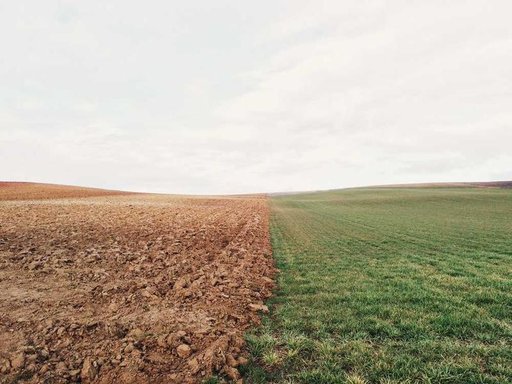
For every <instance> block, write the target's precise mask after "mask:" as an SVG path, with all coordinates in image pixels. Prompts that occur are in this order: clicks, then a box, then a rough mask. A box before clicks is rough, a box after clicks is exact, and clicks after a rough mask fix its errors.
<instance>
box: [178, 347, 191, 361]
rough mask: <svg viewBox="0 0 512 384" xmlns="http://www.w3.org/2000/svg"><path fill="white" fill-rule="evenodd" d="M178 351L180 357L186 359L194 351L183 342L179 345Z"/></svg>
mask: <svg viewBox="0 0 512 384" xmlns="http://www.w3.org/2000/svg"><path fill="white" fill-rule="evenodd" d="M176 352H177V353H178V356H179V357H181V358H182V359H184V358H186V357H189V356H190V354H191V353H192V350H191V349H190V347H189V346H188V345H187V344H181V345H179V346H178V348H176Z"/></svg>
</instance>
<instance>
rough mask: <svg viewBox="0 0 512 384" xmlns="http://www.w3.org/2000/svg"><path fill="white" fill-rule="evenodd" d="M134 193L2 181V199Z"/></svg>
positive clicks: (0, 198)
mask: <svg viewBox="0 0 512 384" xmlns="http://www.w3.org/2000/svg"><path fill="white" fill-rule="evenodd" d="M126 194H133V193H130V192H122V191H110V190H106V189H98V188H85V187H73V186H69V185H56V184H39V183H25V182H6V181H0V201H2V200H45V199H59V198H65V197H69V198H70V197H92V196H113V195H126Z"/></svg>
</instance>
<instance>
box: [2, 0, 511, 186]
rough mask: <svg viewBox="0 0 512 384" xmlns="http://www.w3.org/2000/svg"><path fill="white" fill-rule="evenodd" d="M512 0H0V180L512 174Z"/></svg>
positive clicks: (282, 181)
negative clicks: (511, 19)
mask: <svg viewBox="0 0 512 384" xmlns="http://www.w3.org/2000/svg"><path fill="white" fill-rule="evenodd" d="M511 15H512V1H510V0H493V1H489V0H482V1H480V0H465V1H462V0H450V1H445V0H443V1H438V0H428V1H419V0H393V1H391V0H389V1H377V0H376V1H364V0H355V1H348V0H332V1H318V0H315V1H313V0H312V1H301V0H293V1H292V0H288V1H283V0H260V1H245V0H244V1H241V0H231V1H227V0H216V1H210V0H203V1H199V0H188V1H169V0H167V1H157V0H153V1H152V0H149V1H144V2H143V1H128V0H114V1H97V0H82V1H79V0H60V1H54V0H46V1H40V0H33V1H30V0H19V1H11V0H0V180H16V181H36V182H51V183H60V184H72V185H82V186H92V187H103V188H112V189H123V190H131V191H149V192H164V193H165V192H167V193H187V194H226V193H252V192H279V191H300V190H319V189H332V188H343V187H353V186H363V185H377V184H392V183H408V182H434V181H435V182H439V181H488V180H511V179H512V23H511V22H510V18H511Z"/></svg>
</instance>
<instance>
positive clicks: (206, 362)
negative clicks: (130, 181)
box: [0, 185, 275, 383]
mask: <svg viewBox="0 0 512 384" xmlns="http://www.w3.org/2000/svg"><path fill="white" fill-rule="evenodd" d="M32 188H35V189H37V186H36V185H33V186H32ZM67 192H69V191H67ZM67 192H66V193H67ZM33 193H35V195H37V196H39V197H40V198H44V199H48V200H30V201H21V200H14V201H12V200H11V201H0V382H1V383H11V382H20V381H26V382H32V383H36V382H37V383H39V382H48V383H53V382H55V383H64V382H79V381H82V382H95V383H132V382H134V383H135V382H136V383H188V382H190V383H195V382H201V381H202V380H203V379H204V378H206V377H208V376H209V375H211V374H214V373H216V374H220V375H223V376H225V377H227V378H229V379H230V380H234V381H236V380H238V379H239V372H238V370H237V368H238V367H239V366H240V364H244V363H245V361H246V360H245V356H244V355H245V349H244V340H243V333H244V330H246V329H247V328H248V327H249V326H251V325H255V324H258V322H259V313H260V312H261V311H265V310H266V307H265V306H264V305H263V301H264V300H265V299H266V298H268V297H269V296H270V294H271V290H272V288H273V286H274V283H273V280H272V279H273V277H274V273H275V268H274V266H273V262H272V258H271V250H270V243H269V235H268V208H267V202H266V199H265V198H264V197H258V196H253V197H244V198H177V197H170V196H157V195H124V196H104V197H90V198H79V199H58V200H55V199H49V198H51V197H52V196H53V195H52V194H49V193H46V194H45V193H42V192H40V191H39V192H38V191H33ZM33 193H32V192H30V194H29V195H30V196H34V194H33ZM82 193H83V190H82ZM56 195H57V196H58V197H62V192H61V191H57V193H56ZM3 196H5V195H3ZM82 196H83V195H82ZM10 199H12V196H11V198H10Z"/></svg>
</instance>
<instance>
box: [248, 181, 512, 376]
mask: <svg viewBox="0 0 512 384" xmlns="http://www.w3.org/2000/svg"><path fill="white" fill-rule="evenodd" d="M271 204H272V210H273V216H272V221H271V235H272V243H273V249H274V256H275V258H276V262H277V266H278V268H279V269H280V270H281V273H280V275H279V279H278V283H279V290H278V291H277V292H276V296H275V298H274V299H273V300H272V302H271V313H270V315H269V316H268V317H267V318H266V319H265V321H264V323H263V326H262V327H260V328H259V330H257V331H256V332H255V333H253V334H250V335H249V336H248V341H249V345H250V349H251V352H252V354H253V356H254V357H255V359H254V362H253V363H252V364H251V365H249V366H248V368H246V372H245V377H246V378H247V379H248V381H249V382H253V383H268V382H275V383H461V384H462V383H464V384H469V383H500V384H502V383H512V190H510V189H509V190H506V189H482V188H480V189H478V188H410V189H353V190H345V191H334V192H322V193H314V194H302V195H292V196H280V197H275V198H274V199H273V200H272V203H271Z"/></svg>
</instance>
